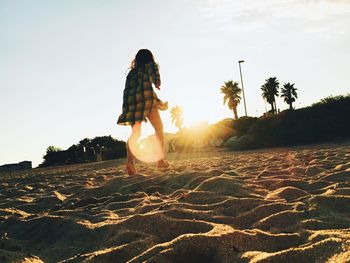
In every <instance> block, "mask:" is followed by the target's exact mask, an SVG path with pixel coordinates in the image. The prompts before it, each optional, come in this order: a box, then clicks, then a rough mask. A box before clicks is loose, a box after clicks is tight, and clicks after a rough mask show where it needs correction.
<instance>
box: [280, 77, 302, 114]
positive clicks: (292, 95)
mask: <svg viewBox="0 0 350 263" xmlns="http://www.w3.org/2000/svg"><path fill="white" fill-rule="evenodd" d="M281 97H282V98H284V101H285V102H286V103H287V104H288V105H289V109H291V110H292V109H293V105H292V104H293V102H294V101H295V99H297V98H298V94H297V89H296V88H294V83H293V84H290V83H289V82H288V83H284V84H283V88H282V90H281Z"/></svg>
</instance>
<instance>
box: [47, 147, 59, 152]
mask: <svg viewBox="0 0 350 263" xmlns="http://www.w3.org/2000/svg"><path fill="white" fill-rule="evenodd" d="M59 151H61V149H60V148H59V147H56V146H49V147H47V149H46V153H51V152H59Z"/></svg>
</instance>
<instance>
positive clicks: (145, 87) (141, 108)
mask: <svg viewBox="0 0 350 263" xmlns="http://www.w3.org/2000/svg"><path fill="white" fill-rule="evenodd" d="M152 83H153V84H156V85H157V84H159V85H160V75H159V69H158V65H157V64H156V63H154V62H150V63H147V64H146V65H144V66H142V67H139V68H135V69H132V70H131V71H130V72H129V74H128V76H127V77H126V82H125V89H124V96H123V113H122V114H121V115H120V116H119V119H118V124H120V125H134V124H135V122H138V121H146V117H147V116H148V114H149V113H150V112H151V110H152V106H153V105H154V103H155V101H156V99H157V95H156V93H155V92H154V91H153V87H152Z"/></svg>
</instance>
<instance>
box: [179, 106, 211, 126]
mask: <svg viewBox="0 0 350 263" xmlns="http://www.w3.org/2000/svg"><path fill="white" fill-rule="evenodd" d="M183 117H184V126H185V127H191V126H197V125H198V124H200V123H205V122H207V120H206V118H205V112H204V111H201V110H198V109H194V108H192V107H184V108H183Z"/></svg>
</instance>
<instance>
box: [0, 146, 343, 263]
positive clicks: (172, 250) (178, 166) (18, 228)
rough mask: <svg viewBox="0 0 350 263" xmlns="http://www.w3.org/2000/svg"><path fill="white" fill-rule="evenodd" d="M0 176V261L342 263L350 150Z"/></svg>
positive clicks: (223, 154)
mask: <svg viewBox="0 0 350 263" xmlns="http://www.w3.org/2000/svg"><path fill="white" fill-rule="evenodd" d="M169 158H170V160H171V162H172V165H171V167H170V168H169V169H167V170H163V171H159V170H157V169H156V168H155V166H154V165H145V164H138V165H137V167H138V173H137V174H136V175H134V176H127V175H126V174H125V172H124V167H123V165H122V162H123V161H122V160H120V161H111V162H102V163H97V164H85V165H73V166H67V167H57V168H48V169H34V170H32V171H29V172H17V173H13V174H10V175H4V174H2V175H1V188H0V189H1V190H0V234H1V240H0V262H67V263H68V262H69V263H73V262H350V144H341V145H340V144H338V145H319V146H313V147H304V148H303V147H295V148H286V149H273V150H259V151H250V152H229V151H220V152H219V151H212V152H195V153H188V154H182V155H176V154H174V155H170V156H169Z"/></svg>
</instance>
